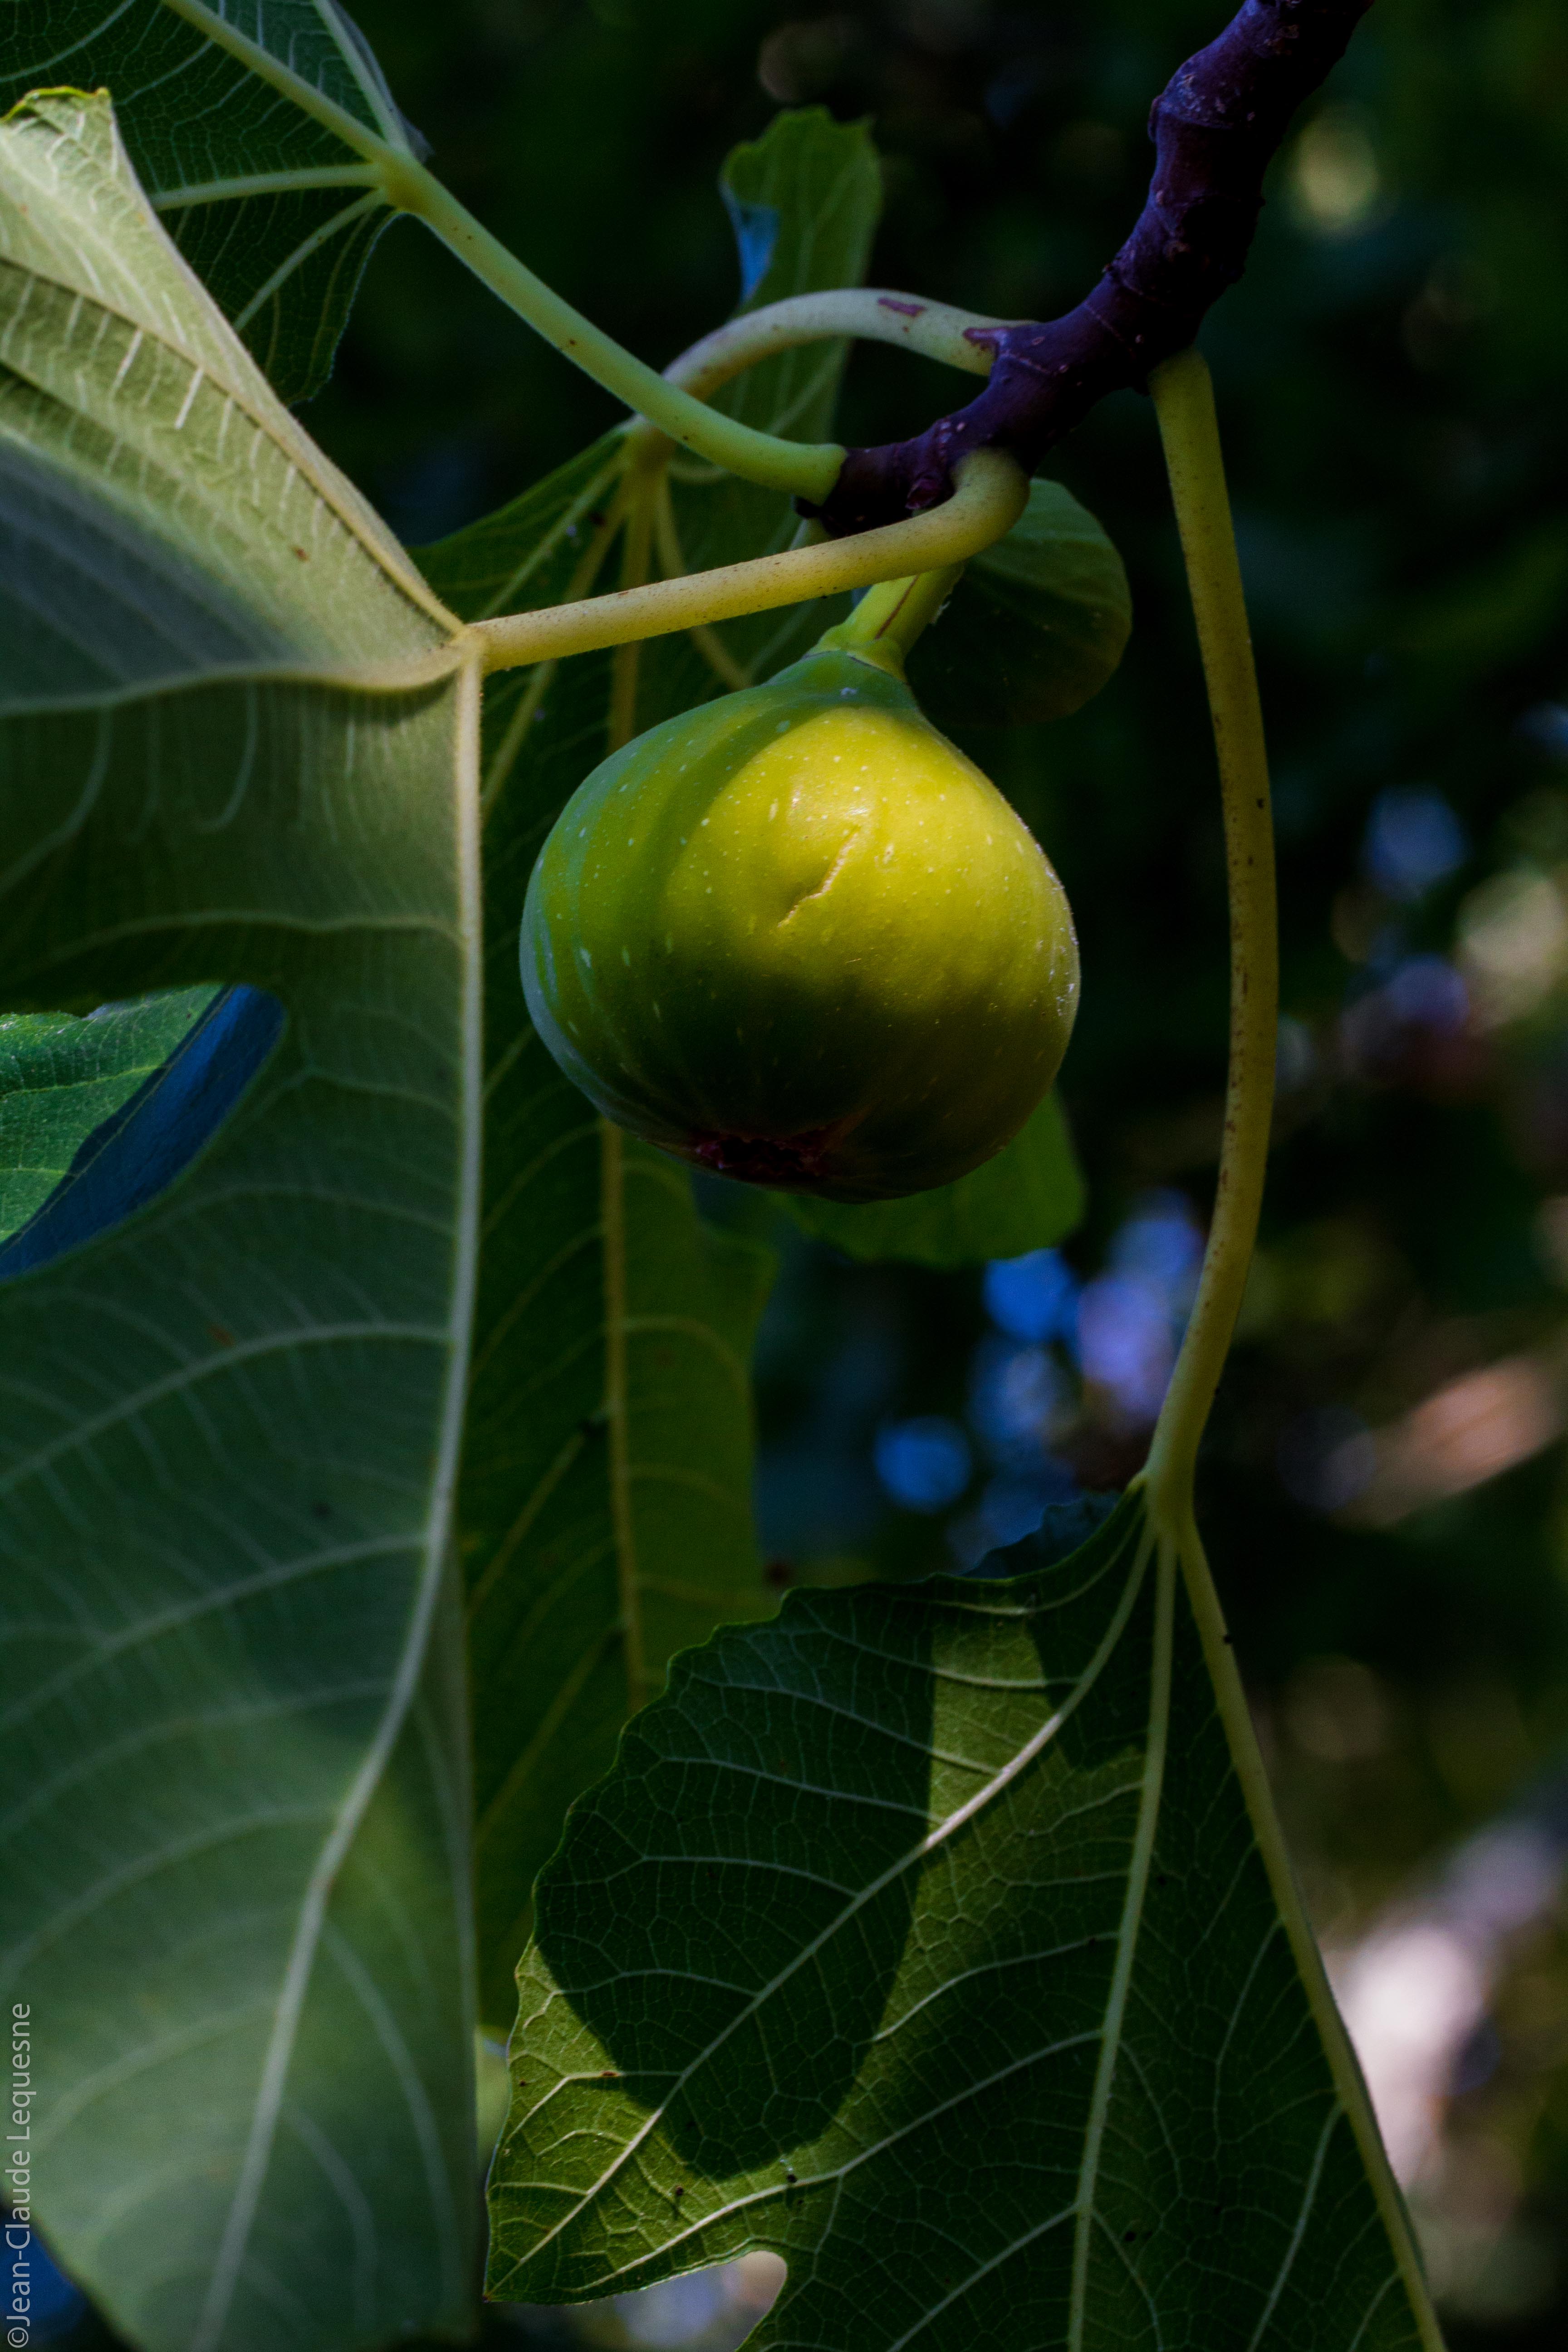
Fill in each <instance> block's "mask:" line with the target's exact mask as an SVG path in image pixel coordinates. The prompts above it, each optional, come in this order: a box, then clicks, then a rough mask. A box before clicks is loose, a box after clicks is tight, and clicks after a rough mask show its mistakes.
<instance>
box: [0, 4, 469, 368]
mask: <svg viewBox="0 0 1568 2352" xmlns="http://www.w3.org/2000/svg"><path fill="white" fill-rule="evenodd" d="M5 16H7V18H9V19H10V23H9V25H8V26H7V27H6V28H5V29H4V30H0V109H4V108H5V107H8V106H12V105H15V103H16V100H18V99H19V98H21V97H22V96H23V95H24V94H25V93H26V91H27V90H29V89H34V88H36V87H38V86H40V85H47V87H49V88H55V87H58V85H59V84H60V83H62V82H66V83H71V84H73V85H75V86H76V87H77V88H78V89H105V88H107V89H110V90H112V91H113V93H114V105H115V117H116V120H117V121H118V122H119V125H120V131H121V137H122V138H123V140H124V142H125V145H126V150H127V152H128V153H129V155H130V157H131V161H132V164H133V166H134V167H135V170H136V173H137V176H138V177H139V178H140V180H141V182H142V186H143V187H144V188H145V189H146V191H147V194H148V195H149V197H150V198H151V200H152V203H153V208H154V209H155V210H156V211H158V212H159V213H161V214H162V215H163V218H164V223H165V226H167V228H168V230H169V233H170V235H171V236H172V237H173V238H174V243H175V244H176V245H177V246H178V247H179V248H180V251H181V252H182V254H183V255H184V257H185V259H186V260H187V261H188V262H189V263H190V265H191V267H192V268H193V269H194V270H195V272H196V274H197V276H198V277H199V278H202V280H203V281H204V283H205V285H206V287H207V289H208V290H209V292H210V293H211V294H212V296H213V299H215V301H216V303H217V304H218V306H219V308H220V309H221V310H224V311H225V312H226V314H227V316H228V318H229V319H230V320H232V321H233V323H234V325H235V326H236V327H237V329H238V331H239V332H240V333H241V334H242V335H243V336H244V338H245V341H246V342H247V345H248V346H249V348H250V350H251V352H252V353H253V354H254V356H255V357H256V359H257V360H258V362H260V364H261V365H262V367H264V368H265V369H266V371H267V373H268V376H269V377H270V379H271V382H272V385H273V389H274V390H275V391H276V392H277V394H279V398H280V399H283V400H286V401H298V400H304V399H306V398H308V397H309V395H310V394H311V393H313V392H317V391H319V390H320V389H321V385H322V384H323V383H325V382H326V379H327V377H328V375H329V374H330V373H331V365H332V359H333V356H334V354H335V352H336V351H337V347H338V341H339V338H340V336H341V335H342V331H343V329H344V327H345V326H346V324H347V323H348V315H349V311H350V310H351V309H352V308H353V299H354V296H355V295H356V293H357V292H358V290H359V284H360V279H361V278H362V277H363V274H364V266H365V263H366V262H367V261H368V260H369V258H370V256H371V252H372V250H373V248H374V245H375V243H376V240H377V238H378V237H379V236H381V234H382V231H383V230H384V228H386V227H387V226H388V225H389V224H390V223H391V222H392V220H393V219H394V218H395V215H394V213H393V212H392V210H391V208H390V207H389V205H387V203H386V200H385V198H384V196H383V195H382V194H381V193H380V191H379V190H377V189H374V188H372V187H370V186H368V185H366V184H363V182H362V183H355V182H353V181H352V180H350V179H349V177H348V174H349V173H351V172H352V171H353V168H354V167H355V166H356V165H357V164H359V163H361V161H362V158H361V155H360V154H359V153H358V152H356V151H355V149H354V148H353V147H352V146H350V145H349V143H348V142H347V141H346V140H345V139H344V138H342V136H341V135H340V134H339V132H338V131H336V130H334V129H332V128H331V127H330V124H329V123H328V122H327V121H324V120H323V119H322V117H321V113H320V112H319V111H318V110H315V107H314V101H316V100H318V99H325V100H329V101H330V103H331V106H332V107H334V108H336V109H339V110H341V111H342V114H344V115H346V116H349V117H351V118H352V119H353V121H354V122H356V123H358V124H360V125H362V126H363V130H364V131H366V132H368V133H369V134H370V135H371V136H372V137H373V138H374V139H379V140H381V141H383V142H385V144H386V145H387V146H388V147H390V148H392V149H393V150H394V151H395V152H401V153H404V154H409V155H416V154H419V153H421V152H423V150H424V144H425V142H424V141H423V140H422V139H421V138H420V136H419V134H418V132H417V131H415V130H413V129H412V128H411V126H410V125H409V124H408V123H406V122H405V121H404V119H403V117H402V115H401V114H400V113H399V112H398V110H397V108H396V105H395V102H394V100H393V98H392V94H391V92H390V90H389V89H387V86H386V79H385V76H384V74H383V72H382V70H381V68H380V66H379V65H378V64H377V63H376V60H375V58H374V56H373V54H372V52H371V49H370V47H369V45H368V43H367V42H366V40H365V38H364V36H363V34H362V33H361V31H360V29H359V27H358V26H357V25H355V24H354V23H353V20H352V19H351V18H350V16H348V15H347V14H346V12H345V11H344V10H343V9H342V7H340V6H339V5H337V0H267V5H265V6H261V5H257V0H187V4H186V5H184V6H182V7H181V8H179V9H178V10H177V11H176V10H175V9H174V8H171V7H167V6H165V5H163V0H122V5H120V6H118V7H115V6H106V5H104V0H48V5H47V6H44V7H25V8H9V9H7V10H6V11H5ZM236 43H239V44H241V45H243V44H246V43H250V44H254V48H255V51H256V52H258V53H259V55H258V58H256V60H255V61H254V62H253V61H252V58H250V57H247V55H246V53H245V49H244V47H243V46H239V47H237V46H236ZM258 63H264V64H265V66H266V68H267V72H266V74H265V77H264V76H263V74H262V73H261V72H259V71H258V70H257V65H258Z"/></svg>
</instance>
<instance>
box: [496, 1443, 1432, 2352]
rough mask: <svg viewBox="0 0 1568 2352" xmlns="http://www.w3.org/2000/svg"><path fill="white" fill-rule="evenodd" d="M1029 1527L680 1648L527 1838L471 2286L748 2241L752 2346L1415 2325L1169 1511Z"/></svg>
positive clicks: (508, 2285)
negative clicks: (617, 1735)
mask: <svg viewBox="0 0 1568 2352" xmlns="http://www.w3.org/2000/svg"><path fill="white" fill-rule="evenodd" d="M1084 1516H1087V1515H1086V1514H1085V1515H1079V1517H1080V1521H1081V1517H1084ZM1053 1532H1054V1530H1053ZM1029 1549H1030V1548H1029V1547H1026V1546H1019V1547H1016V1548H1015V1549H1014V1551H1013V1552H1012V1553H1011V1554H1010V1555H1009V1556H1008V1559H1007V1561H1006V1565H1007V1566H1008V1567H1009V1568H1010V1569H1023V1570H1025V1572H1024V1573H1021V1574H1011V1575H1006V1576H1003V1577H995V1578H980V1577H963V1578H960V1577H933V1578H931V1580H929V1581H927V1582H924V1583H916V1584H909V1585H893V1584H863V1585H860V1586H858V1587H857V1588H855V1589H853V1590H849V1591H796V1592H793V1593H791V1594H790V1595H789V1596H788V1597H787V1598H786V1600H785V1601H784V1608H783V1611H782V1612H781V1613H780V1615H779V1617H778V1618H777V1619H776V1620H775V1621H774V1622H773V1623H771V1624H767V1625H755V1626H744V1627H736V1628H734V1629H732V1630H729V1631H726V1632H724V1633H721V1634H719V1635H718V1636H717V1637H716V1638H715V1639H714V1640H713V1641H712V1642H710V1643H709V1644H708V1646H707V1648H706V1649H703V1650H700V1651H697V1652H695V1653H693V1654H691V1655H689V1656H688V1657H685V1658H682V1659H680V1660H679V1661H678V1662H677V1664H676V1666H675V1668H674V1671H673V1673H672V1675H671V1677H670V1688H669V1694H668V1697H666V1698H664V1699H662V1700H661V1701H659V1702H658V1705H657V1706H651V1707H649V1708H648V1709H647V1712H646V1713H645V1714H644V1715H643V1716H642V1717H639V1719H638V1720H637V1723H635V1724H634V1725H632V1726H631V1727H630V1728H629V1729H628V1731H627V1733H626V1738H625V1739H624V1740H623V1742H622V1744H621V1750H620V1755H619V1757H618V1759H617V1761H616V1769H615V1772H614V1773H613V1775H612V1776H611V1777H610V1778H609V1779H608V1780H605V1782H603V1783H602V1784H601V1786H600V1787H599V1788H597V1789H595V1790H594V1791H593V1792H592V1793H591V1794H590V1795H589V1796H588V1797H587V1798H585V1799H584V1801H583V1802H582V1803H581V1804H580V1805H579V1806H578V1807H577V1808H576V1809H575V1811H574V1813H573V1815H572V1818H571V1821H570V1822H568V1824H567V1830H566V1835H565V1838H564V1840H563V1844H562V1848H561V1851H560V1853H558V1854H557V1855H556V1857H555V1859H554V1860H553V1861H552V1864H551V1865H550V1867H549V1869H548V1870H547V1871H546V1872H545V1874H544V1876H543V1878H542V1880H541V1883H540V1890H539V1913H538V1916H539V1928H538V1936H537V1939H536V1942H535V1944H534V1946H533V1948H531V1951H530V1952H529V1953H528V1955H527V1957H526V1958H525V1959H524V1962H523V1965H522V1967H521V1969H520V1970H519V1976H518V1981H519V1988H520V1992H521V2007H520V2012H519V2019H518V2027H517V2032H516V2033H515V2035H514V2037H513V2041H512V2068H513V2095H512V2105H511V2112H510V2116H509V2118H508V2122H507V2126H506V2129H505V2130H504V2131H503V2133H502V2135H501V2140H500V2148H499V2149H498V2152H497V2157H496V2162H495V2167H494V2169H493V2171H492V2173H491V2179H490V2206H491V2216H492V2223H493V2234H492V2239H491V2255H490V2282H489V2284H490V2293H491V2294H493V2295H496V2296H498V2297H502V2296H504V2297H506V2298H508V2299H511V2298H517V2299H519V2300H523V2299H526V2300H528V2301H538V2302H544V2303H556V2302H573V2303H575V2302H579V2301H583V2300H586V2299H588V2298H590V2297H593V2296H596V2295H605V2294H622V2293H625V2292H626V2291H627V2290H628V2289H631V2288H635V2287H640V2286H644V2285H647V2284H652V2283H653V2282H654V2281H655V2280H658V2279H662V2278H668V2277H670V2276H672V2275H675V2274H679V2273H682V2272H687V2271H692V2270H696V2269H699V2268H700V2267H701V2266H702V2265H703V2264H705V2263H716V2262H721V2261H724V2260H726V2259H728V2258H730V2257H731V2256H733V2255H736V2254H740V2253H742V2252H744V2251H745V2250H746V2249H748V2248H750V2247H758V2246H765V2247H770V2248H772V2249H773V2251H775V2252H777V2253H779V2254H780V2255H782V2256H783V2257H784V2261H785V2263H787V2265H788V2276H787V2279H786V2281H785V2283H784V2289H783V2292H782V2293H781V2294H780V2296H779V2299H778V2301H777V2302H776V2303H775V2304H774V2305H773V2309H772V2311H771V2312H770V2313H769V2314H768V2315H767V2317H766V2318H765V2319H764V2320H763V2322H762V2324H761V2326H759V2327H758V2328H757V2330H756V2331H755V2333H754V2334H753V2335H752V2336H750V2337H749V2338H748V2343H749V2344H750V2346H751V2347H752V2352H792V2347H802V2346H805V2345H810V2346H812V2347H816V2348H817V2352H899V2347H918V2352H971V2348H972V2347H975V2346H979V2345H984V2347H986V2352H1038V2347H1043V2346H1047V2345H1050V2346H1081V2347H1086V2352H1087V2348H1088V2347H1093V2352H1103V2347H1111V2346H1119V2347H1120V2346H1126V2347H1131V2346H1134V2345H1136V2346H1140V2347H1144V2346H1154V2345H1171V2346H1174V2345H1205V2346H1213V2347H1219V2346H1222V2345H1223V2346H1227V2347H1238V2352H1239V2347H1245V2346H1248V2345H1253V2346H1262V2345H1265V2344H1267V2345H1268V2346H1270V2347H1275V2346H1278V2347H1307V2346H1321V2347H1330V2346H1332V2347H1351V2346H1355V2347H1359V2352H1410V2347H1413V2346H1414V2345H1415V2344H1416V2342H1417V2341H1418V2340H1422V2339H1421V2338H1420V2336H1419V2327H1418V2323H1417V2320H1416V2317H1415V2297H1416V2296H1418V2294H1419V2287H1418V2284H1416V2282H1415V2279H1414V2277H1413V2275H1412V2273H1413V2269H1414V2265H1413V2263H1412V2260H1411V2257H1410V2253H1409V2249H1408V2243H1407V2241H1406V2239H1405V2232H1404V2228H1403V2224H1402V2221H1401V2220H1400V2217H1399V2213H1398V2208H1397V2201H1396V2197H1395V2192H1394V2189H1393V2184H1392V2182H1391V2181H1390V2180H1389V2179H1388V2177H1387V2174H1386V2170H1385V2169H1383V2170H1382V2173H1381V2179H1380V2178H1379V2173H1378V2171H1377V2170H1376V2169H1374V2168H1373V2166H1371V2165H1369V2161H1368V2159H1369V2156H1370V2155H1371V2154H1372V2153H1373V2149H1374V2147H1375V2129H1374V2126H1373V2124H1372V2121H1371V2117H1370V2115H1369V2114H1368V2112H1367V2109H1366V2104H1365V2098H1364V2094H1363V2091H1362V2088H1361V2085H1360V2084H1359V2081H1358V2079H1357V2077H1356V2074H1355V2069H1354V2063H1353V2061H1352V2059H1351V2058H1350V2056H1349V2053H1348V2050H1347V2048H1346V2045H1345V2043H1344V2039H1343V2032H1342V2028H1341V2027H1340V2025H1339V2023H1338V2021H1337V2019H1336V2018H1335V2016H1334V2013H1333V2010H1332V2003H1331V1998H1330V1995H1329V1993H1328V1989H1327V1986H1326V1985H1325V1983H1324V1981H1323V1979H1322V1974H1321V1964H1320V1962H1319V1961H1318V1958H1317V1955H1316V1953H1315V1951H1314V1950H1313V1948H1312V1946H1311V1941H1310V1934H1309V1932H1308V1930H1307V1928H1306V1926H1305V1923H1304V1921H1303V1920H1302V1919H1301V1916H1300V1907H1299V1904H1298V1901H1297V1898H1296V1896H1295V1894H1294V1890H1293V1887H1292V1885H1291V1884H1290V1879H1289V1864H1288V1863H1286V1861H1285V1858H1284V1854H1283V1851H1282V1849H1281V1848H1280V1846H1279V1840H1278V1832H1277V1830H1275V1829H1274V1827H1273V1824H1272V1822H1271V1819H1270V1817H1269V1815H1268V1797H1267V1792H1266V1788H1265V1784H1264V1782H1263V1779H1262V1771H1261V1767H1260V1765H1259V1763H1258V1755H1257V1748H1256V1745H1255V1743H1254V1742H1253V1738H1252V1733H1251V1729H1250V1726H1249V1725H1248V1723H1247V1716H1246V1702H1245V1699H1244V1697H1243V1696H1242V1692H1241V1687H1240V1684H1239V1681H1238V1680H1237V1677H1236V1675H1235V1669H1234V1665H1233V1664H1232V1662H1231V1659H1230V1654H1229V1652H1228V1650H1227V1649H1226V1647H1225V1640H1226V1637H1225V1634H1224V1632H1223V1625H1222V1622H1221V1620H1220V1617H1219V1612H1218V1607H1217V1603H1216V1602H1215V1596H1214V1588H1213V1586H1212V1584H1211V1583H1210V1581H1209V1578H1208V1572H1207V1570H1206V1567H1205V1563H1204V1561H1203V1558H1202V1554H1201V1552H1200V1551H1199V1550H1198V1549H1197V1547H1196V1542H1195V1538H1187V1539H1186V1540H1185V1541H1184V1543H1183V1544H1182V1545H1181V1546H1180V1547H1178V1545H1177V1543H1176V1542H1174V1541H1173V1540H1172V1538H1171V1537H1170V1536H1169V1534H1168V1533H1166V1532H1164V1531H1162V1530H1161V1529H1159V1528H1157V1526H1156V1525H1155V1523H1154V1522H1153V1521H1152V1517H1151V1513H1150V1509H1149V1506H1148V1503H1147V1500H1146V1497H1145V1496H1144V1495H1143V1493H1142V1492H1141V1491H1137V1490H1134V1491H1133V1492H1132V1493H1131V1494H1129V1495H1128V1496H1126V1497H1125V1498H1124V1499H1123V1500H1122V1501H1121V1504H1120V1505H1119V1506H1118V1507H1116V1509H1115V1510H1114V1511H1113V1512H1112V1513H1111V1515H1110V1517H1109V1518H1107V1519H1105V1521H1104V1522H1103V1524H1102V1525H1101V1526H1100V1528H1097V1529H1096V1530H1095V1531H1094V1532H1093V1533H1091V1534H1090V1535H1089V1538H1088V1540H1087V1541H1084V1542H1081V1543H1080V1544H1079V1547H1078V1548H1077V1549H1073V1550H1070V1551H1068V1554H1067V1556H1066V1557H1065V1558H1056V1557H1053V1554H1054V1552H1055V1550H1056V1546H1055V1545H1054V1544H1053V1543H1052V1542H1051V1540H1050V1539H1049V1537H1047V1540H1046V1541H1044V1542H1043V1543H1041V1544H1040V1545H1039V1546H1038V1548H1037V1549H1035V1551H1034V1554H1033V1557H1032V1558H1029V1557H1028V1553H1029ZM1376 2161H1377V2164H1378V2165H1379V2166H1381V2159H1377V2160H1376Z"/></svg>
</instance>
